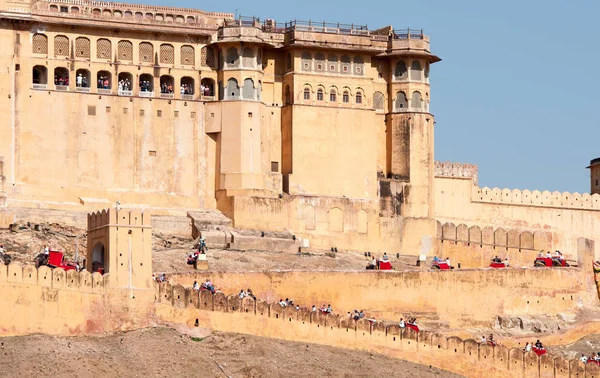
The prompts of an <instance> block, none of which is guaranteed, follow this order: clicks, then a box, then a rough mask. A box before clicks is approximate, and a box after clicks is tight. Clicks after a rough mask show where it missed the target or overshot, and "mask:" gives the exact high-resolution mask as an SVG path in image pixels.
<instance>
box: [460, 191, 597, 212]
mask: <svg viewBox="0 0 600 378" xmlns="http://www.w3.org/2000/svg"><path fill="white" fill-rule="evenodd" d="M471 200H472V201H473V202H484V203H485V202H488V203H501V204H508V205H523V206H539V207H558V208H565V209H577V210H591V211H600V194H589V193H584V194H579V193H568V192H563V193H560V192H552V193H550V192H549V191H547V190H545V191H543V192H540V191H539V190H534V191H529V190H527V189H525V190H519V189H512V190H511V189H499V188H492V189H490V188H488V187H484V188H480V187H478V186H474V187H473V191H472V195H471Z"/></svg>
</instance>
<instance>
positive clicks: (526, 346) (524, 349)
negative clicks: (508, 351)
mask: <svg viewBox="0 0 600 378" xmlns="http://www.w3.org/2000/svg"><path fill="white" fill-rule="evenodd" d="M523 351H524V352H531V344H529V343H528V342H527V343H525V348H523Z"/></svg>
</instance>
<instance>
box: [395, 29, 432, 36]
mask: <svg viewBox="0 0 600 378" xmlns="http://www.w3.org/2000/svg"><path fill="white" fill-rule="evenodd" d="M392 36H393V38H394V39H424V38H425V35H424V34H423V29H410V28H408V29H394V30H393V31H392Z"/></svg>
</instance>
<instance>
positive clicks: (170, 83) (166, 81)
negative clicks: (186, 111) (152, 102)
mask: <svg viewBox="0 0 600 378" xmlns="http://www.w3.org/2000/svg"><path fill="white" fill-rule="evenodd" d="M160 98H175V80H173V76H170V75H162V76H161V77H160Z"/></svg>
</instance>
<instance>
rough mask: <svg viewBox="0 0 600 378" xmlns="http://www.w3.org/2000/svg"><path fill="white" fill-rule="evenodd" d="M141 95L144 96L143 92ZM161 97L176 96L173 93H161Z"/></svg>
mask: <svg viewBox="0 0 600 378" xmlns="http://www.w3.org/2000/svg"><path fill="white" fill-rule="evenodd" d="M142 93H143V92H142ZM140 96H142V94H141V93H140ZM160 98H175V95H174V94H173V93H161V94H160Z"/></svg>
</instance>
